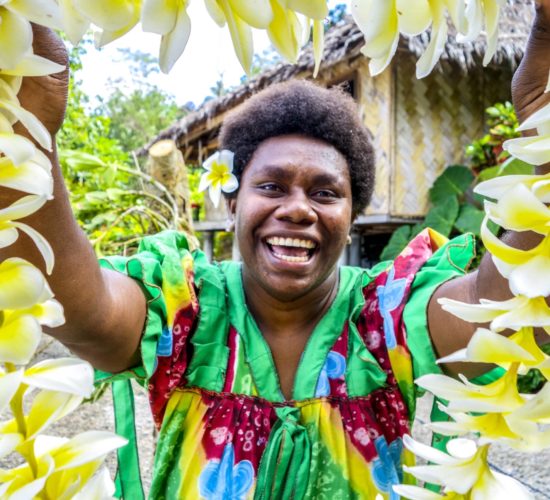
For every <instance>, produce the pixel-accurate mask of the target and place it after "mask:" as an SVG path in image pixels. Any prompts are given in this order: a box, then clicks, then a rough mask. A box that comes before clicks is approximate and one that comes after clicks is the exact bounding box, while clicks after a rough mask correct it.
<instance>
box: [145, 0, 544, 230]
mask: <svg viewBox="0 0 550 500" xmlns="http://www.w3.org/2000/svg"><path fill="white" fill-rule="evenodd" d="M508 2H509V4H508V5H507V6H506V7H505V8H504V12H503V15H502V19H501V23H500V40H499V47H498V51H497V54H496V55H495V57H494V59H493V61H492V62H491V63H490V65H489V66H488V67H487V68H483V67H482V64H481V61H482V59H483V54H484V53H485V47H486V41H485V40H484V39H481V40H476V41H475V42H470V43H463V44H459V43H458V42H457V41H456V39H455V36H454V33H452V29H451V34H450V37H449V40H448V42H447V44H446V46H445V51H444V53H443V55H442V57H441V62H440V63H439V64H438V66H437V68H436V70H435V71H434V72H433V73H432V74H431V75H430V76H429V77H427V78H425V79H423V80H417V79H416V78H415V64H416V61H417V59H418V57H419V56H420V55H421V54H422V53H423V51H424V49H425V48H426V46H427V44H428V42H429V35H428V34H424V35H422V36H418V37H413V38H407V37H402V39H401V41H400V45H399V49H398V53H397V55H396V57H395V59H394V61H393V63H392V65H391V66H390V67H389V68H388V69H387V70H386V71H385V72H384V73H383V74H381V75H379V76H378V77H376V78H372V77H371V76H370V75H369V71H368V60H367V59H366V58H365V57H364V56H363V55H362V54H361V52H360V49H361V47H362V45H363V37H362V34H361V32H360V31H359V29H358V28H357V26H356V25H355V24H354V23H353V21H352V20H351V19H349V18H348V19H346V20H345V21H344V22H342V23H340V24H339V25H337V26H335V27H333V28H332V29H331V30H330V31H329V32H328V33H327V36H326V43H325V51H324V58H323V63H322V65H321V70H320V72H319V75H318V78H317V80H316V81H317V82H319V83H320V84H322V85H326V86H333V85H337V84H341V83H343V82H347V83H348V88H349V91H350V92H351V93H352V94H353V95H354V97H355V98H356V100H357V102H358V104H359V107H360V110H361V113H362V116H363V117H364V121H365V124H366V125H367V127H368V128H369V130H370V131H371V133H372V136H373V142H374V145H375V149H376V150H377V156H378V158H377V160H378V164H377V181H376V187H375V195H374V199H373V202H372V204H371V206H370V207H369V209H367V211H366V212H365V214H363V216H362V217H360V219H359V221H358V226H357V227H359V228H362V229H363V230H368V231H370V232H373V231H374V232H380V231H382V232H387V231H389V230H391V226H392V225H395V224H399V223H402V221H403V220H404V219H406V218H413V217H420V216H422V215H424V214H425V212H426V209H427V196H426V193H427V191H428V189H429V188H430V186H431V185H432V183H433V181H434V180H435V179H436V178H437V176H438V175H439V174H440V172H441V170H442V169H443V168H444V167H445V166H446V165H451V164H457V163H461V162H463V161H464V147H465V145H467V144H468V143H470V142H471V141H472V140H473V139H475V138H477V137H479V136H480V135H481V134H482V133H483V127H484V110H485V109H486V108H487V107H488V106H490V105H491V104H493V103H495V102H497V101H503V100H508V99H510V82H511V78H512V74H513V71H514V69H515V68H516V67H517V65H518V64H519V61H520V60H521V57H522V55H523V50H524V47H525V44H526V40H527V37H528V33H529V29H530V24H531V21H532V19H533V13H534V10H533V7H532V2H531V1H530V0H508ZM313 67H314V61H313V54H312V50H311V48H309V49H306V50H304V51H303V53H302V54H301V56H300V58H299V60H298V63H297V64H295V65H292V64H282V63H281V64H279V65H277V66H275V67H273V68H271V69H269V70H267V71H265V72H264V73H262V74H260V75H259V76H258V77H256V78H255V79H254V80H252V81H250V82H248V83H246V84H244V85H241V86H239V87H238V88H236V89H234V90H232V91H231V92H229V93H228V94H226V95H224V96H222V97H220V98H217V99H213V100H211V101H209V102H207V103H205V104H204V105H203V106H202V107H201V108H200V109H198V110H197V111H195V112H193V113H190V114H189V115H187V116H186V117H184V118H183V119H182V120H181V121H179V122H177V123H175V124H174V125H173V126H172V127H170V128H169V129H167V130H165V131H164V132H162V133H161V134H160V135H159V137H157V138H156V139H155V141H153V142H156V141H157V140H159V139H165V138H170V139H174V140H175V141H176V143H177V145H178V147H179V148H180V149H181V150H182V152H183V154H184V157H185V159H186V161H187V162H188V163H191V164H192V163H195V164H200V163H201V162H202V160H203V159H204V158H206V157H207V155H209V154H211V153H212V152H213V151H214V150H216V149H217V147H218V144H217V135H218V131H219V127H220V125H221V123H222V121H223V119H224V116H225V115H226V113H227V112H228V111H230V110H233V109H234V108H235V107H237V106H238V105H239V104H240V103H242V102H243V101H244V100H245V99H246V98H247V97H249V96H250V95H252V94H254V93H256V92H258V91H259V90H261V89H263V88H265V87H267V86H269V85H271V84H274V83H277V82H282V81H285V80H288V79H291V78H312V72H313Z"/></svg>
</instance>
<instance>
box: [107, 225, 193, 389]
mask: <svg viewBox="0 0 550 500" xmlns="http://www.w3.org/2000/svg"><path fill="white" fill-rule="evenodd" d="M100 265H101V267H103V268H106V269H111V270H114V271H118V272H121V273H124V274H126V275H127V276H129V277H130V278H132V279H134V280H136V281H137V283H138V284H139V286H140V287H141V289H142V290H143V293H144V295H145V297H146V299H147V318H146V321H145V325H144V329H143V333H142V338H141V343H140V351H141V363H140V364H139V365H138V366H135V367H133V368H131V369H129V370H126V371H124V372H122V373H117V374H111V373H106V372H102V371H96V382H112V381H116V380H121V379H129V378H134V379H136V380H137V381H138V382H140V383H141V384H147V383H148V382H149V380H150V379H151V377H152V375H153V373H154V371H155V368H156V366H157V356H158V353H159V352H162V351H163V349H164V350H166V348H168V345H166V344H171V342H172V339H171V325H172V324H173V322H174V317H175V315H176V313H177V312H178V311H179V310H181V309H182V308H186V307H191V308H193V307H194V306H195V305H196V296H195V292H194V288H193V257H192V255H191V253H190V252H189V248H188V245H187V240H186V238H185V236H184V235H183V234H182V233H178V232H176V231H165V232H162V233H159V234H157V235H154V236H149V237H146V238H144V239H143V240H142V242H141V243H140V245H139V248H138V252H137V253H136V254H135V255H133V256H131V257H108V258H104V259H101V260H100Z"/></svg>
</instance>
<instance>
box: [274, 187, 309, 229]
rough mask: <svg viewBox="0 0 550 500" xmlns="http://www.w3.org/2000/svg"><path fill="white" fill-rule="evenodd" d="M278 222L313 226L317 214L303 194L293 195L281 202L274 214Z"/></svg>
mask: <svg viewBox="0 0 550 500" xmlns="http://www.w3.org/2000/svg"><path fill="white" fill-rule="evenodd" d="M276 215H277V218H278V219H279V220H286V221H288V222H293V223H294V224H313V223H314V222H316V221H317V212H315V210H313V207H312V206H311V200H310V199H309V198H308V196H307V195H306V194H305V193H295V194H292V195H289V196H287V197H285V198H284V199H283V200H281V205H280V207H279V208H278V209H277V212H276Z"/></svg>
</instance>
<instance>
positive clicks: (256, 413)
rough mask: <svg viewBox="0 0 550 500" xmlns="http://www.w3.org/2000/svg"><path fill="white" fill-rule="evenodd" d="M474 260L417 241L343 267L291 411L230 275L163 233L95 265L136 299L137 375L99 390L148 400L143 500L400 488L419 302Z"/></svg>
mask: <svg viewBox="0 0 550 500" xmlns="http://www.w3.org/2000/svg"><path fill="white" fill-rule="evenodd" d="M474 252H475V244H474V240H473V237H472V236H470V235H465V236H461V237H459V238H457V239H455V240H452V241H451V242H447V240H446V239H445V238H443V237H442V236H441V235H439V234H437V233H435V232H433V231H431V230H426V231H424V232H422V233H421V234H420V235H419V236H418V237H416V238H415V239H414V240H413V241H412V242H411V243H410V244H409V245H408V246H407V248H406V249H405V250H404V251H403V252H402V253H401V255H400V256H399V257H398V258H397V259H396V260H395V261H394V262H390V263H382V264H380V265H378V266H376V268H374V269H372V270H370V271H368V270H363V269H359V268H352V267H342V268H341V269H340V279H339V289H338V293H337V296H336V298H335V300H334V302H333V304H332V305H331V307H330V309H329V310H328V311H327V313H326V314H325V315H324V317H323V318H322V319H321V320H320V321H319V323H318V324H317V326H316V328H315V330H314V331H313V333H312V335H311V337H310V339H309V341H308V343H307V345H306V347H305V350H304V352H303V354H302V357H301V360H300V364H299V366H298V370H297V374H296V380H295V385H294V388H293V394H292V400H291V401H286V400H285V398H284V397H283V395H282V392H281V389H280V385H279V380H278V377H277V371H276V369H275V364H274V362H273V358H272V355H271V352H270V349H269V346H268V344H267V343H266V341H265V340H264V338H263V336H262V334H261V332H260V330H259V329H258V326H257V324H256V322H255V320H254V318H253V317H252V315H251V314H250V312H249V310H248V308H247V306H246V302H245V298H244V292H243V285H242V280H241V265H240V264H238V263H233V262H224V263H222V264H219V265H211V264H209V263H208V262H207V261H206V259H205V256H204V255H203V254H202V253H200V252H195V253H193V254H191V253H190V252H189V251H188V250H187V245H186V242H185V238H184V237H183V236H182V235H180V234H178V233H175V232H165V233H161V234H160V235H157V236H154V237H149V238H145V239H144V240H143V242H142V244H141V247H140V252H139V253H138V254H137V255H136V256H135V257H132V258H129V259H123V258H117V257H115V258H111V259H109V260H107V261H105V262H104V263H103V265H105V266H108V267H110V268H112V269H116V270H119V271H121V272H125V273H126V274H128V275H129V276H131V277H132V278H134V279H136V280H138V281H139V282H140V283H141V285H142V287H143V290H144V291H145V293H146V295H147V297H148V307H149V309H148V318H147V325H146V329H145V332H144V336H143V339H142V343H141V354H142V359H143V365H142V366H140V367H137V368H135V369H134V370H130V371H129V372H127V373H124V374H120V375H117V376H114V377H113V376H109V375H108V374H101V373H99V374H98V379H99V380H107V379H109V378H110V379H113V380H120V379H122V378H128V377H130V376H132V377H135V378H137V379H138V380H140V381H142V382H143V383H144V384H146V386H147V387H148V390H149V395H150V402H151V408H152V412H153V416H154V419H155V422H156V425H157V426H158V427H159V431H160V434H159V440H158V444H157V450H156V459H155V469H154V477H153V481H152V486H151V491H150V497H151V498H155V499H157V498H158V499H162V498H166V499H179V498H182V499H199V498H203V499H209V500H214V499H216V500H218V499H219V500H222V499H224V500H228V499H234V500H238V499H266V500H267V499H297V500H298V499H325V498H326V499H331V500H337V499H353V498H364V499H371V498H372V499H375V498H391V499H393V498H398V497H397V495H396V494H395V493H393V491H392V488H391V487H392V485H394V484H398V483H402V482H409V481H411V479H410V478H408V477H406V475H405V476H404V474H403V470H402V465H403V464H411V463H412V461H413V457H412V456H411V455H410V454H409V452H408V451H407V450H404V449H403V444H402V437H403V435H404V434H407V433H409V432H410V424H411V421H412V419H413V417H414V410H415V400H416V398H417V397H418V391H417V389H415V386H414V384H413V380H414V379H415V378H416V377H419V376H421V375H423V374H426V373H433V372H438V371H439V368H438V367H437V365H436V363H435V356H434V353H433V350H432V346H431V342H430V339H429V335H428V331H427V314H426V309H427V305H428V301H429V298H430V296H431V295H432V293H433V291H434V290H435V288H436V287H437V286H439V285H440V284H441V283H442V282H444V281H446V280H448V279H450V278H452V277H455V276H458V275H460V274H462V273H463V272H464V270H465V269H466V268H467V266H468V265H469V263H470V261H471V259H472V257H473V255H474ZM119 413H120V412H119ZM123 413H124V412H123ZM377 495H380V496H377ZM127 498H130V497H128V496H127Z"/></svg>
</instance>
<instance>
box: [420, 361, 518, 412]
mask: <svg viewBox="0 0 550 500" xmlns="http://www.w3.org/2000/svg"><path fill="white" fill-rule="evenodd" d="M517 372H518V364H517V363H515V364H513V365H512V367H511V368H510V370H509V371H508V372H506V373H505V374H504V375H503V376H502V377H501V378H499V379H498V380H496V381H495V382H492V383H490V384H488V385H476V384H472V383H470V382H469V381H468V380H467V379H466V377H464V376H463V375H459V378H460V380H461V381H458V380H455V379H453V378H451V377H447V376H445V375H424V376H423V377H420V378H419V379H417V380H416V384H417V385H418V386H420V387H422V388H423V389H426V390H427V391H430V392H431V393H432V394H434V395H435V396H437V397H439V398H441V399H445V400H448V401H449V404H448V408H449V410H451V411H466V412H470V411H473V412H493V413H506V412H512V411H514V410H516V409H517V408H519V407H521V406H522V405H523V403H524V402H525V398H523V397H522V396H521V395H520V394H519V392H518V389H517Z"/></svg>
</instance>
